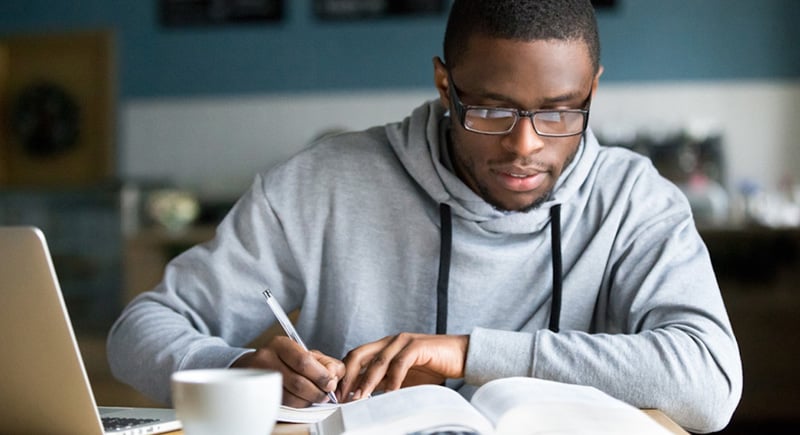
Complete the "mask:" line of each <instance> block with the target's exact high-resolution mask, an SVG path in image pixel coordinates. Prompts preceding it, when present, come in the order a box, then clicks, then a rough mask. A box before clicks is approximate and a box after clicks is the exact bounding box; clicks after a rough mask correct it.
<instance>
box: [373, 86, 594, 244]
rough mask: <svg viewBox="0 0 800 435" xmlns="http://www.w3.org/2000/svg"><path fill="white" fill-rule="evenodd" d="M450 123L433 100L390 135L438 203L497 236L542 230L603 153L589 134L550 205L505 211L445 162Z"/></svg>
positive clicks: (408, 168) (416, 177) (391, 128)
mask: <svg viewBox="0 0 800 435" xmlns="http://www.w3.org/2000/svg"><path fill="white" fill-rule="evenodd" d="M449 124H450V120H449V119H448V115H447V113H446V110H445V109H444V107H443V106H442V105H441V103H440V102H439V101H438V100H433V101H429V102H427V103H425V104H423V105H422V106H420V107H417V108H416V109H414V111H413V112H412V113H411V116H409V117H407V118H406V119H404V120H403V121H401V122H397V123H392V124H388V125H387V126H386V135H387V137H388V139H389V143H390V144H391V146H392V148H393V150H394V152H395V154H396V155H397V158H398V159H399V160H400V162H401V163H402V165H403V166H404V167H405V169H406V171H408V173H409V174H410V175H411V177H412V178H413V179H414V180H416V182H417V183H418V184H419V186H420V187H421V188H422V189H423V190H424V191H425V192H426V193H427V194H428V195H429V196H430V197H431V198H432V199H433V200H434V201H436V203H437V204H441V203H445V204H447V205H449V206H450V208H451V209H452V212H453V214H454V215H455V216H458V217H459V218H461V219H464V220H466V221H469V222H472V223H474V224H475V225H477V226H478V227H480V228H481V229H483V230H484V231H487V232H491V233H508V234H527V233H533V232H538V231H540V230H541V229H542V228H543V227H544V226H545V225H547V223H548V222H549V221H550V214H549V210H550V208H551V207H553V206H554V205H556V204H567V203H568V202H569V200H570V198H572V197H573V196H574V195H576V194H577V192H578V191H579V188H580V186H581V185H582V184H583V182H584V180H585V179H586V176H587V174H588V173H589V170H590V169H591V166H592V164H593V162H594V160H595V158H596V157H597V153H598V150H599V145H598V143H597V140H596V139H595V138H594V135H593V134H592V133H591V131H589V130H587V132H586V134H585V135H584V139H583V140H582V141H581V144H580V146H579V148H578V153H577V154H576V155H575V159H574V160H573V161H572V163H570V165H569V167H567V169H566V170H565V171H564V173H563V174H561V177H560V178H559V179H558V181H557V182H556V185H555V188H554V189H553V192H552V193H551V195H550V198H549V199H548V200H547V201H546V202H544V203H543V204H542V205H541V206H539V207H537V208H535V209H533V210H530V211H527V212H504V211H500V210H497V209H495V208H494V207H493V206H492V205H490V204H489V203H487V202H486V201H484V200H483V198H481V197H480V196H478V195H477V194H476V193H475V192H473V191H472V189H470V188H469V187H468V186H467V185H466V184H464V182H463V181H461V179H459V178H458V177H457V176H456V174H455V173H453V172H452V171H451V170H450V169H448V167H447V166H446V165H445V164H444V163H443V160H444V159H442V153H443V152H446V149H447V147H446V146H445V144H446V143H447V129H448V126H449ZM437 220H438V218H437Z"/></svg>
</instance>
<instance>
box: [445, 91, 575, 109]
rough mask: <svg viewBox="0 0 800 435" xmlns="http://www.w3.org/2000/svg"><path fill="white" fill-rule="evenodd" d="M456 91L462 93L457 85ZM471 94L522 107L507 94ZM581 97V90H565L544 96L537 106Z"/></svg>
mask: <svg viewBox="0 0 800 435" xmlns="http://www.w3.org/2000/svg"><path fill="white" fill-rule="evenodd" d="M456 91H458V92H459V93H460V94H463V93H464V92H463V91H462V90H461V89H460V88H458V87H456ZM467 95H469V94H467ZM472 96H474V97H478V98H488V99H491V100H497V101H506V102H508V103H509V104H513V105H514V106H517V107H524V105H523V104H520V103H518V102H517V101H515V100H514V99H513V98H510V97H509V96H507V95H503V94H498V93H495V92H486V93H479V94H472ZM583 98H584V95H583V90H575V91H572V92H567V93H564V94H560V95H556V96H552V97H546V98H544V99H543V100H542V101H541V102H540V104H539V106H540V107H546V106H551V105H554V104H558V103H564V102H567V101H577V100H579V99H583Z"/></svg>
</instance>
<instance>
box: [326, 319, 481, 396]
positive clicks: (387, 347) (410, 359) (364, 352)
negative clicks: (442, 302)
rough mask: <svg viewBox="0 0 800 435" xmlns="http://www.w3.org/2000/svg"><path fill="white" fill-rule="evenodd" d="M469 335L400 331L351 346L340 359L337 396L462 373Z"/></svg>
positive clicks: (369, 391)
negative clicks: (342, 366)
mask: <svg viewBox="0 0 800 435" xmlns="http://www.w3.org/2000/svg"><path fill="white" fill-rule="evenodd" d="M468 345H469V336H467V335H458V336H457V335H426V334H411V333H401V334H398V335H396V336H390V337H385V338H383V339H381V340H378V341H375V342H372V343H368V344H365V345H363V346H360V347H358V348H356V349H353V350H352V351H351V352H350V353H349V354H347V356H346V357H345V359H344V363H345V367H346V368H345V375H344V378H343V379H342V381H341V382H340V383H339V397H341V398H342V399H343V400H344V401H350V400H358V399H361V398H364V397H367V396H368V395H369V394H372V392H374V391H376V390H379V389H384V390H386V391H391V390H396V389H398V388H400V387H402V386H406V385H417V384H422V383H441V382H443V381H444V380H445V379H448V378H460V377H463V376H464V364H465V360H466V354H467V347H468Z"/></svg>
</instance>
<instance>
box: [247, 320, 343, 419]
mask: <svg viewBox="0 0 800 435" xmlns="http://www.w3.org/2000/svg"><path fill="white" fill-rule="evenodd" d="M234 366H235V367H262V368H269V369H273V370H277V371H279V372H281V374H282V375H283V390H284V394H283V403H284V404H285V405H289V406H294V407H306V406H308V405H310V404H312V403H321V402H326V401H328V396H327V393H328V392H329V391H335V389H336V387H337V384H338V380H339V379H341V377H342V376H344V372H345V366H344V363H343V362H341V361H339V360H337V359H335V358H332V357H329V356H327V355H324V354H322V353H320V352H317V351H313V352H310V351H307V350H305V349H303V348H302V347H301V346H299V345H298V344H297V343H295V342H294V341H292V340H291V339H289V338H288V337H284V336H279V337H275V338H274V339H273V340H272V341H271V342H270V343H269V345H268V347H265V348H260V349H258V350H256V352H253V353H251V354H247V355H245V356H243V357H242V358H240V359H239V360H237V361H236V362H235V363H234Z"/></svg>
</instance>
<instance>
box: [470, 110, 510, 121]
mask: <svg viewBox="0 0 800 435" xmlns="http://www.w3.org/2000/svg"><path fill="white" fill-rule="evenodd" d="M469 115H470V116H475V117H477V118H484V119H498V118H513V117H514V112H513V111H511V110H508V109H488V108H483V109H470V111H469Z"/></svg>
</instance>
